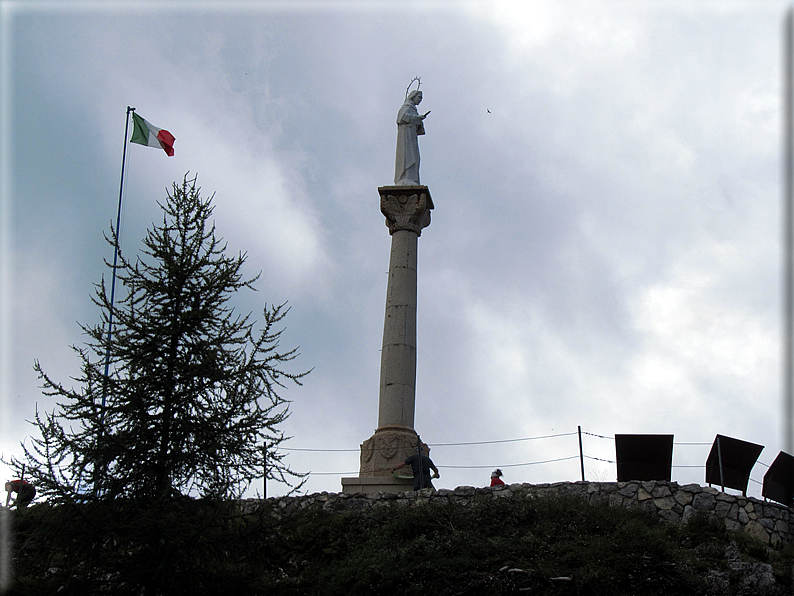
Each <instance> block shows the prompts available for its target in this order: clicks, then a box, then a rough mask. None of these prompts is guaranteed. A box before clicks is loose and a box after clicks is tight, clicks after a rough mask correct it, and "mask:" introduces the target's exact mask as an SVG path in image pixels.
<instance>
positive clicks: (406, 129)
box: [394, 89, 430, 186]
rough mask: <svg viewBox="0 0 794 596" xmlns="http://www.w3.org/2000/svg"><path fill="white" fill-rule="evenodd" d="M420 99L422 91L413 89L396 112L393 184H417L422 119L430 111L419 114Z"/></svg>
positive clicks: (422, 129) (422, 128)
mask: <svg viewBox="0 0 794 596" xmlns="http://www.w3.org/2000/svg"><path fill="white" fill-rule="evenodd" d="M421 101H422V92H421V91H419V89H414V90H413V91H411V92H410V93H409V94H408V97H407V98H406V99H405V103H403V105H402V107H401V108H400V111H399V112H397V158H396V159H395V162H394V184H396V185H398V186H405V185H412V184H415V185H418V184H419V139H418V138H417V136H418V135H423V134H425V125H424V122H423V120H424V119H425V118H427V115H428V114H429V113H430V112H425V113H424V114H419V112H417V110H416V106H418V105H419V103H420V102H421Z"/></svg>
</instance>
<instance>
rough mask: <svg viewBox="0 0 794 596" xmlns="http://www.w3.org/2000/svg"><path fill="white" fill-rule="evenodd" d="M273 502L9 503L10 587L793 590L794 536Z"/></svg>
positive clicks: (560, 514) (486, 507)
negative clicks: (284, 508) (790, 541)
mask: <svg viewBox="0 0 794 596" xmlns="http://www.w3.org/2000/svg"><path fill="white" fill-rule="evenodd" d="M273 507H275V505H274V502H273V501H265V502H263V503H262V505H261V506H260V507H257V508H255V510H254V511H250V512H247V513H245V514H242V513H240V511H239V506H238V505H237V504H236V503H234V502H213V501H194V500H181V501H172V502H168V503H159V504H154V503H151V504H148V505H144V504H142V503H140V502H114V503H103V504H93V505H79V506H78V505H74V506H59V507H49V506H47V505H46V504H43V505H35V506H33V507H30V508H29V509H28V510H23V511H20V512H5V513H6V514H7V515H12V516H13V518H14V519H13V522H14V525H15V530H16V532H15V534H16V539H15V542H14V545H13V554H14V557H13V558H14V563H15V571H16V574H15V580H14V582H13V584H12V586H11V588H10V590H9V592H8V593H9V594H55V593H58V594H114V595H115V594H191V595H199V594H235V595H246V594H251V595H254V594H287V595H289V594H295V595H298V594H301V595H302V594H323V595H326V594H352V595H355V594H362V595H363V594H384V595H386V594H388V595H399V594H440V595H449V596H453V595H464V594H471V595H474V594H513V593H516V594H519V593H520V594H544V595H552V594H593V595H596V594H599V595H600V594H603V595H610V596H611V595H619V594H642V595H654V594H659V595H662V594H664V595H675V594H681V595H687V596H691V595H693V594H761V595H762V594H769V595H777V594H790V593H791V592H792V565H793V564H794V549H792V547H791V545H784V546H778V547H776V548H773V547H770V546H767V545H764V544H762V543H760V542H758V541H756V540H755V539H753V538H752V537H750V536H748V535H746V534H745V533H743V532H729V531H727V530H725V528H724V527H723V525H722V523H721V522H719V521H717V520H715V519H714V518H711V517H708V516H706V515H703V514H699V515H696V516H694V517H693V518H691V519H690V521H689V523H688V524H686V525H676V524H668V523H665V522H661V521H659V520H658V519H657V518H654V517H651V516H649V515H647V514H645V513H643V512H640V511H632V510H625V509H620V508H610V507H607V506H591V505H587V504H585V503H583V502H582V501H580V500H577V499H568V498H554V499H550V498H526V497H519V496H514V497H511V498H504V499H490V500H487V501H482V502H472V503H469V504H462V503H427V504H424V505H416V506H399V505H395V504H384V505H383V506H378V507H373V508H368V509H363V510H339V511H328V510H324V509H322V508H308V509H306V510H304V511H299V512H295V513H291V514H289V515H285V516H283V517H281V518H279V517H278V516H276V515H274V511H273Z"/></svg>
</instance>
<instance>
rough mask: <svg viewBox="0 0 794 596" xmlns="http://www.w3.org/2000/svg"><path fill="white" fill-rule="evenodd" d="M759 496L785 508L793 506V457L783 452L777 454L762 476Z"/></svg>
mask: <svg viewBox="0 0 794 596" xmlns="http://www.w3.org/2000/svg"><path fill="white" fill-rule="evenodd" d="M761 494H762V495H763V496H764V497H766V498H767V499H772V500H773V501H777V502H778V503H782V504H783V505H785V506H787V507H791V506H792V505H794V457H792V456H790V455H789V454H788V453H785V452H783V451H781V452H780V453H778V454H777V457H776V458H775V461H773V462H772V465H771V466H769V469H768V470H767V472H766V474H764V488H763V490H762V492H761Z"/></svg>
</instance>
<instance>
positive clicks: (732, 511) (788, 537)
mask: <svg viewBox="0 0 794 596" xmlns="http://www.w3.org/2000/svg"><path fill="white" fill-rule="evenodd" d="M513 495H518V496H525V497H530V498H531V497H554V496H571V497H577V498H581V499H584V500H585V501H587V502H588V503H591V504H608V505H610V506H612V507H626V508H629V509H640V510H642V511H647V512H648V513H650V514H653V515H657V516H659V517H660V518H661V519H663V520H665V521H668V522H672V523H686V521H687V520H688V519H689V518H690V517H691V516H692V515H694V514H695V513H697V512H701V511H702V512H706V513H709V514H711V515H714V516H715V517H717V518H718V519H721V520H723V521H724V523H725V526H726V527H727V528H728V529H729V530H737V531H744V532H747V533H748V534H751V535H753V536H755V537H756V538H758V539H759V540H761V541H763V542H765V543H771V544H777V543H779V542H781V541H785V542H794V532H792V528H791V525H790V511H789V509H788V507H785V506H783V505H779V504H777V503H772V502H769V501H760V500H758V499H755V498H752V497H742V496H736V495H730V494H727V493H723V492H721V491H719V490H717V489H715V488H710V487H705V486H700V485H699V484H687V485H685V486H679V485H678V483H676V482H665V481H646V482H640V481H633V482H558V483H554V484H510V485H507V486H499V487H493V488H490V487H485V488H474V487H472V486H460V487H458V488H456V489H454V490H449V489H440V490H433V489H424V490H421V491H418V492H414V491H408V492H403V493H386V492H380V493H369V494H364V493H355V494H349V493H326V492H323V493H315V494H311V495H306V496H301V497H275V498H272V499H268V500H267V501H268V503H269V504H270V505H271V506H272V507H273V508H274V512H275V513H276V515H288V514H289V513H291V512H293V511H298V510H303V509H308V508H312V507H322V508H324V509H329V510H340V509H342V510H355V509H363V508H366V507H376V506H379V505H380V506H382V505H385V504H389V503H394V504H397V505H405V506H413V505H418V504H425V503H428V502H442V503H443V502H459V503H467V502H471V501H473V500H475V499H498V498H509V497H511V496H513ZM259 503H260V501H259V500H257V499H249V500H246V501H243V503H242V505H243V508H244V509H248V508H253V507H256V506H257V505H258V504H259Z"/></svg>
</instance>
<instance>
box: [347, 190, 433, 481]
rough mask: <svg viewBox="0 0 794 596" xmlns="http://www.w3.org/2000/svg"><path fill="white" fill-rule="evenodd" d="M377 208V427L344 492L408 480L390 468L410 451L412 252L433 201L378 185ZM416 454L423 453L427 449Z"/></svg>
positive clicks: (413, 443)
mask: <svg viewBox="0 0 794 596" xmlns="http://www.w3.org/2000/svg"><path fill="white" fill-rule="evenodd" d="M378 193H379V194H380V210H381V213H383V215H385V216H386V225H387V226H388V228H389V234H391V237H392V241H391V256H390V258H389V283H388V287H387V289H386V317H385V321H384V325H383V350H382V352H381V361H380V397H379V401H378V428H377V429H376V430H375V434H374V435H372V437H370V438H369V439H367V440H366V441H364V443H363V444H362V445H361V467H360V470H359V476H358V478H342V490H343V491H344V492H377V491H388V492H400V491H403V490H411V489H412V487H413V480H412V478H410V471H408V472H407V474H406V475H407V476H409V477H408V478H397V477H395V476H394V475H393V474H392V473H391V471H390V470H391V468H392V467H394V466H395V465H396V464H398V463H400V462H402V461H404V460H405V458H407V457H408V456H409V455H411V454H413V453H416V448H417V441H418V437H417V434H416V431H415V430H414V407H415V403H416V262H417V261H416V252H417V244H418V242H417V241H418V239H419V236H420V235H421V233H422V229H423V228H426V227H427V226H429V225H430V211H431V210H432V209H433V200H432V198H431V197H430V191H429V190H428V188H427V187H426V186H382V187H380V188H378ZM422 452H423V453H425V454H429V449H428V447H427V445H425V444H422Z"/></svg>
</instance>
